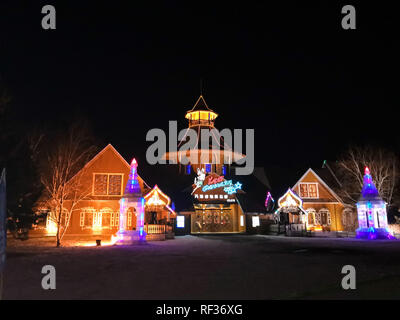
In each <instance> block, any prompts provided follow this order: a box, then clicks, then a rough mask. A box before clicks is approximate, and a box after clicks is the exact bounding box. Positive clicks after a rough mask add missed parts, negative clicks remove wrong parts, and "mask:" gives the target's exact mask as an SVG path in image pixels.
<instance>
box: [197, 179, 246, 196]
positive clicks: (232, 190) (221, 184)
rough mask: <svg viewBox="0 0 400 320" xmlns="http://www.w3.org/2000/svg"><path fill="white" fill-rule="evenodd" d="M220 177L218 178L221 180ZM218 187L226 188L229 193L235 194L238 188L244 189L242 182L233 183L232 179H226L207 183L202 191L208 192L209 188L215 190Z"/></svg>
mask: <svg viewBox="0 0 400 320" xmlns="http://www.w3.org/2000/svg"><path fill="white" fill-rule="evenodd" d="M219 180H220V179H218V181H219ZM218 188H224V191H225V192H226V193H227V194H234V193H236V192H237V190H240V189H242V184H241V183H240V182H236V183H235V184H233V183H232V180H224V181H221V182H218V183H212V184H207V185H205V186H203V188H201V191H203V192H207V191H209V190H214V189H218Z"/></svg>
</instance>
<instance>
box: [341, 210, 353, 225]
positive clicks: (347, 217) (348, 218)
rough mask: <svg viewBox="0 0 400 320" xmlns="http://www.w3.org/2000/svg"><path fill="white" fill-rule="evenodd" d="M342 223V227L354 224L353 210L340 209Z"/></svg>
mask: <svg viewBox="0 0 400 320" xmlns="http://www.w3.org/2000/svg"><path fill="white" fill-rule="evenodd" d="M342 224H343V226H344V227H351V226H352V225H353V224H354V212H353V210H352V209H350V208H345V209H344V210H343V211H342Z"/></svg>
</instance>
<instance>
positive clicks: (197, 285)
mask: <svg viewBox="0 0 400 320" xmlns="http://www.w3.org/2000/svg"><path fill="white" fill-rule="evenodd" d="M49 240H50V239H47V240H46V239H32V240H28V241H24V242H22V241H17V240H13V239H12V240H10V241H9V243H8V258H7V259H8V260H7V266H6V271H5V279H4V280H5V284H4V298H5V299H282V298H284V299H286V298H301V299H318V298H323V299H326V298H345V299H346V298H378V299H379V298H386V299H387V298H389V299H390V298H397V299H398V298H400V241H376V242H371V241H360V240H355V239H315V238H285V237H274V236H257V235H255V236H248V235H235V236H203V237H194V236H184V237H177V238H176V239H175V240H169V241H160V242H148V243H147V244H145V245H136V246H102V247H82V246H77V247H74V246H73V245H74V244H76V243H73V242H69V243H66V245H67V246H66V247H62V248H55V247H54V241H49ZM346 264H350V265H354V266H355V268H356V271H357V289H356V290H347V291H345V290H343V289H341V280H342V277H343V276H344V275H342V274H341V269H342V267H343V266H344V265H346ZM44 265H53V266H54V267H55V268H56V272H57V288H56V290H48V291H46V290H43V289H42V287H41V279H42V277H43V275H42V274H41V269H42V267H43V266H44Z"/></svg>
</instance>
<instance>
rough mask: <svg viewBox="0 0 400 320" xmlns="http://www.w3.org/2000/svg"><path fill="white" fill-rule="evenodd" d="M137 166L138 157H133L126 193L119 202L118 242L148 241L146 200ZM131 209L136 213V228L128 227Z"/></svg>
mask: <svg viewBox="0 0 400 320" xmlns="http://www.w3.org/2000/svg"><path fill="white" fill-rule="evenodd" d="M137 167H138V164H137V162H136V159H133V160H132V162H131V171H130V173H129V180H128V182H127V184H126V187H125V192H124V195H123V196H122V198H121V200H120V202H119V203H120V211H119V231H118V232H117V238H118V240H117V244H132V243H137V242H145V241H146V232H145V231H144V210H145V200H144V197H143V195H142V190H141V189H140V185H139V180H138V174H137ZM130 209H131V210H132V209H133V212H135V215H136V230H128V229H127V216H128V210H130Z"/></svg>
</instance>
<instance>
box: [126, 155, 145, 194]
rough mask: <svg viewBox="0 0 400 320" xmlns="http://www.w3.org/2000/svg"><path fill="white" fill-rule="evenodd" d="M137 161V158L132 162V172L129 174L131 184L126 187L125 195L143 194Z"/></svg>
mask: <svg viewBox="0 0 400 320" xmlns="http://www.w3.org/2000/svg"><path fill="white" fill-rule="evenodd" d="M137 167H138V164H137V161H136V159H135V158H133V159H132V162H131V172H130V173H129V181H128V182H129V183H128V184H127V185H126V189H125V194H133V193H141V190H140V185H139V180H138V175H137Z"/></svg>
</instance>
